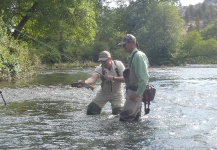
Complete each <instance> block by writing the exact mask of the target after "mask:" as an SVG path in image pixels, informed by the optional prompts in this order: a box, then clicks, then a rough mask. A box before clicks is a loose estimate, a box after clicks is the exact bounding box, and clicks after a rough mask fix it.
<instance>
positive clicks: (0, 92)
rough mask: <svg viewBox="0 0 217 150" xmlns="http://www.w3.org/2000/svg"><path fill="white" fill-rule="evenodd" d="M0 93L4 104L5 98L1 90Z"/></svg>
mask: <svg viewBox="0 0 217 150" xmlns="http://www.w3.org/2000/svg"><path fill="white" fill-rule="evenodd" d="M0 94H1V96H2V99H3V101H4V103H5V106H6V102H5V99H4V97H3V95H2V91H0Z"/></svg>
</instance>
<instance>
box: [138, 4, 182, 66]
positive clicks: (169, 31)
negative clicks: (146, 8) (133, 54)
mask: <svg viewBox="0 0 217 150" xmlns="http://www.w3.org/2000/svg"><path fill="white" fill-rule="evenodd" d="M151 11H152V13H150V15H149V23H147V25H146V26H145V27H143V28H141V29H140V30H139V32H138V41H139V42H140V45H141V43H143V44H142V45H141V48H142V49H144V51H145V52H146V54H147V56H148V58H149V60H150V64H151V65H169V64H174V62H173V59H174V58H175V57H176V54H177V52H178V51H179V47H180V44H181V40H182V36H181V33H182V32H183V28H184V22H183V20H182V19H181V18H180V16H179V14H178V11H177V8H176V7H175V6H171V5H169V4H168V3H159V4H158V5H152V7H151Z"/></svg>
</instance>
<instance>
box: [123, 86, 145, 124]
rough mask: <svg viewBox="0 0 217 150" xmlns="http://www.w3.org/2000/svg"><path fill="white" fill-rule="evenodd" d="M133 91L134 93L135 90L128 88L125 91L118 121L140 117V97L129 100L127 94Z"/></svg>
mask: <svg viewBox="0 0 217 150" xmlns="http://www.w3.org/2000/svg"><path fill="white" fill-rule="evenodd" d="M133 93H136V91H132V90H130V89H128V90H127V91H126V101H125V104H124V107H123V110H122V111H121V113H120V119H119V120H120V121H133V120H135V121H137V120H139V118H140V117H141V107H142V97H141V98H137V99H136V100H130V99H129V96H130V95H132V94H133Z"/></svg>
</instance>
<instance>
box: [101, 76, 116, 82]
mask: <svg viewBox="0 0 217 150" xmlns="http://www.w3.org/2000/svg"><path fill="white" fill-rule="evenodd" d="M103 77H104V78H105V79H106V80H107V81H109V80H111V81H113V77H114V76H110V75H104V76H103Z"/></svg>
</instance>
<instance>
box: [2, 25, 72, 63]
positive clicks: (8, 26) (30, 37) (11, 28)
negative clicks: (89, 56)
mask: <svg viewBox="0 0 217 150" xmlns="http://www.w3.org/2000/svg"><path fill="white" fill-rule="evenodd" d="M1 25H4V26H6V27H7V28H9V29H10V30H16V31H18V32H19V33H21V34H22V35H24V36H26V37H28V38H29V39H32V40H33V41H35V42H38V43H39V44H41V45H43V46H45V47H47V48H49V49H51V50H54V51H57V52H59V51H58V50H57V49H55V48H53V47H51V46H50V45H48V44H46V43H44V42H41V41H39V40H36V39H35V38H33V37H32V36H30V35H28V34H26V33H23V32H21V31H19V30H18V29H16V28H14V27H11V26H10V25H8V24H6V23H1ZM1 43H2V44H3V42H2V41H1ZM4 45H6V44H4ZM61 55H63V56H65V57H66V58H68V59H69V60H71V61H72V62H75V61H76V60H75V59H72V58H70V57H68V56H67V55H66V54H64V53H62V54H61Z"/></svg>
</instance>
